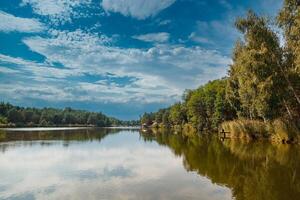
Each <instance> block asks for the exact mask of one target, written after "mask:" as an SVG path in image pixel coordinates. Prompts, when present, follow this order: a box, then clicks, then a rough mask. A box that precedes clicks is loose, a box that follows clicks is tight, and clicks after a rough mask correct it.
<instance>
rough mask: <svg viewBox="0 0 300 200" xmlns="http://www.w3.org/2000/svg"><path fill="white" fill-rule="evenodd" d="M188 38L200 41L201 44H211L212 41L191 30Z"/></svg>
mask: <svg viewBox="0 0 300 200" xmlns="http://www.w3.org/2000/svg"><path fill="white" fill-rule="evenodd" d="M189 39H191V40H193V41H194V42H198V43H202V44H213V42H212V41H211V40H209V39H207V38H205V37H202V36H199V35H197V33H195V32H192V33H191V34H190V36H189Z"/></svg>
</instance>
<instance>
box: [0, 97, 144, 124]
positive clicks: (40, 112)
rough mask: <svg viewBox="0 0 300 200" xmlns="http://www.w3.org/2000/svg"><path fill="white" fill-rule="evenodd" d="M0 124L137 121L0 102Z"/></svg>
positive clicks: (95, 113)
mask: <svg viewBox="0 0 300 200" xmlns="http://www.w3.org/2000/svg"><path fill="white" fill-rule="evenodd" d="M0 124H2V125H4V126H63V125H80V126H97V127H108V126H136V125H138V124H139V121H137V120H132V121H122V120H119V119H116V118H113V117H108V116H106V115H104V114H103V113H101V112H88V111H83V110H75V109H72V108H69V107H67V108H64V109H55V108H42V109H38V108H24V107H19V106H13V105H12V104H9V103H4V102H1V103H0Z"/></svg>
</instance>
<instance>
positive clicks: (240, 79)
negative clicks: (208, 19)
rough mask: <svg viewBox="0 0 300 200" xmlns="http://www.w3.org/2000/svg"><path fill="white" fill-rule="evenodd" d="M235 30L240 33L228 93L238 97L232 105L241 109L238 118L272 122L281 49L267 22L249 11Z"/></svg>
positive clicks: (277, 98) (274, 113)
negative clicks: (269, 120) (260, 119)
mask: <svg viewBox="0 0 300 200" xmlns="http://www.w3.org/2000/svg"><path fill="white" fill-rule="evenodd" d="M236 27H237V29H238V30H239V31H240V32H241V33H242V34H243V37H244V38H243V41H244V42H241V41H239V42H238V43H237V45H236V48H235V52H234V57H233V60H234V63H233V64H232V65H231V67H230V71H229V75H230V78H229V82H228V87H227V89H228V90H229V91H228V92H227V93H228V94H229V96H231V97H232V96H233V95H235V94H237V98H238V101H239V102H240V103H237V102H236V99H232V98H229V99H231V100H233V101H232V102H231V103H232V105H234V106H235V107H236V108H239V109H240V113H239V114H240V115H241V116H244V117H248V118H250V119H255V118H262V119H264V120H268V119H272V118H273V117H275V116H276V113H277V112H276V108H277V107H278V104H279V102H280V101H279V94H276V92H270V91H275V89H276V88H277V87H278V85H277V83H279V82H278V81H277V80H278V79H279V77H278V71H279V70H280V63H281V49H280V45H279V40H278V37H277V36H276V34H275V33H274V32H273V31H272V30H271V28H270V27H269V26H268V24H267V20H266V19H265V18H263V17H259V16H257V15H256V14H255V13H253V12H252V11H249V12H248V14H247V17H246V18H239V19H237V21H236Z"/></svg>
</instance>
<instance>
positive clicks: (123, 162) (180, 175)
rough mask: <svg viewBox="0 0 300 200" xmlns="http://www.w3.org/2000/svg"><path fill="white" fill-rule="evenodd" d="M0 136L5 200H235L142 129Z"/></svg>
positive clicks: (1, 193)
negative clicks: (142, 132)
mask: <svg viewBox="0 0 300 200" xmlns="http://www.w3.org/2000/svg"><path fill="white" fill-rule="evenodd" d="M166 137H169V136H167V135H166ZM0 138H1V143H0V148H1V149H2V153H0V163H1V164H0V177H1V179H0V199H199V198H200V199H204V200H205V199H212V200H217V199H231V191H230V189H228V188H226V187H224V186H220V185H217V184H213V183H212V182H211V181H210V179H209V177H208V178H207V177H205V176H199V175H198V174H197V173H195V172H187V171H186V170H185V168H184V167H183V165H182V158H181V157H179V156H174V154H173V153H172V152H171V151H170V149H172V148H169V147H167V146H161V145H159V144H158V143H157V142H156V141H154V140H151V141H149V140H148V139H147V138H146V137H144V136H143V135H139V134H138V132H136V131H122V130H107V129H97V130H91V129H89V130H72V131H71V130H68V131H54V132H51V131H50V132H44V131H43V132H26V133H25V132H17V133H16V132H2V133H1V137H0ZM146 140H147V141H146Z"/></svg>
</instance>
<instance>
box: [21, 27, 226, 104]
mask: <svg viewBox="0 0 300 200" xmlns="http://www.w3.org/2000/svg"><path fill="white" fill-rule="evenodd" d="M67 35H68V37H67V36H66V33H64V32H57V36H56V37H53V38H51V39H47V38H41V37H31V38H27V39H25V40H24V43H25V44H26V45H27V46H28V47H29V48H30V49H31V50H32V51H34V52H37V53H39V54H42V55H44V56H45V57H46V58H47V60H48V61H49V62H59V63H61V64H63V65H64V66H65V67H67V68H68V69H73V70H77V71H79V72H81V73H88V74H94V75H96V74H98V75H105V74H108V73H109V74H114V75H116V76H118V77H135V78H136V79H135V80H134V81H132V82H130V83H126V84H125V86H119V85H107V84H103V83H79V84H78V86H75V87H74V88H75V89H76V90H78V91H85V92H86V93H88V94H90V95H88V96H91V98H94V99H97V100H99V98H101V99H104V98H105V101H106V100H107V101H109V100H111V101H121V102H125V101H132V100H133V99H135V100H136V101H141V102H148V103H149V102H162V101H163V102H170V101H171V102H172V101H175V100H176V99H177V100H178V98H180V96H181V94H182V92H183V91H184V89H185V88H195V87H197V86H199V85H200V84H203V83H206V82H207V81H209V80H211V79H215V78H220V77H222V76H225V75H226V71H227V65H228V64H229V63H230V62H231V59H230V58H228V57H225V56H222V55H221V54H220V53H219V52H217V51H211V50H205V49H202V48H200V47H184V46H177V45H156V46H154V47H152V48H149V49H135V48H128V49H122V48H119V47H114V46H107V45H105V44H104V43H103V39H102V38H100V37H99V38H98V39H97V37H95V36H92V35H89V34H86V35H84V34H82V35H81V36H80V37H77V36H76V35H77V34H74V33H69V34H67ZM104 38H105V37H104ZM104 96H106V97H104ZM116 97H119V98H116ZM76 99H78V98H76Z"/></svg>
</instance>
